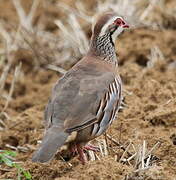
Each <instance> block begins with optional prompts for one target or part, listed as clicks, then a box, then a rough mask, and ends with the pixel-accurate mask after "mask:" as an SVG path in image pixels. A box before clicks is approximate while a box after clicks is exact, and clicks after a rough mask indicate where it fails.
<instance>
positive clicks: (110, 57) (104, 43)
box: [91, 33, 117, 65]
mask: <svg viewBox="0 0 176 180" xmlns="http://www.w3.org/2000/svg"><path fill="white" fill-rule="evenodd" d="M91 49H92V50H93V51H94V52H95V54H96V55H97V56H100V57H101V59H103V60H105V61H108V62H109V63H112V64H115V65H117V58H116V53H115V47H114V43H113V41H112V38H111V34H110V33H106V34H105V35H103V36H97V37H96V38H94V39H93V40H92V42H91Z"/></svg>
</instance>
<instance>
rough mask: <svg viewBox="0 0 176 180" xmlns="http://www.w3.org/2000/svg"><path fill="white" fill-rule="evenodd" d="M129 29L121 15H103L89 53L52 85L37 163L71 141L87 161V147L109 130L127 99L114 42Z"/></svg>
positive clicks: (47, 158) (72, 145)
mask: <svg viewBox="0 0 176 180" xmlns="http://www.w3.org/2000/svg"><path fill="white" fill-rule="evenodd" d="M128 27H129V26H128V25H127V23H126V22H125V21H124V20H123V18H121V17H119V16H117V14H116V13H106V14H104V15H102V16H100V17H99V18H98V20H97V22H96V24H95V25H94V27H93V32H92V37H91V43H90V48H89V51H88V53H87V54H86V55H85V56H84V57H83V58H82V59H81V60H80V61H79V62H78V63H77V64H76V65H75V66H73V67H72V68H71V69H70V70H69V71H68V72H67V73H66V74H65V75H64V76H63V77H62V78H61V79H60V80H59V81H58V82H57V83H56V85H55V86H54V88H53V91H52V95H51V98H50V100H49V102H48V105H47V107H46V110H45V126H46V131H45V134H44V138H43V140H42V144H41V146H40V148H39V150H38V151H37V152H35V154H34V155H33V158H32V160H33V161H34V162H41V163H43V162H47V161H49V160H50V159H52V158H53V156H54V155H55V153H56V152H57V150H58V149H59V148H60V147H61V146H63V145H68V147H69V149H70V150H71V151H76V152H77V153H78V154H79V159H80V160H81V161H82V163H83V164H84V163H85V161H86V156H85V154H84V147H85V149H94V147H93V146H88V145H87V146H86V144H87V143H88V142H89V141H90V140H92V139H94V138H96V137H98V136H100V135H101V134H103V133H104V132H105V131H106V130H107V128H108V127H109V125H110V124H111V123H112V121H113V120H114V119H115V115H116V113H117V112H118V110H119V107H120V104H121V101H122V83H121V79H120V76H119V75H118V71H117V58H116V53H115V47H114V43H115V39H116V37H117V36H118V35H119V34H120V33H121V32H122V31H123V29H124V28H128Z"/></svg>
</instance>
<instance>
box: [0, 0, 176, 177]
mask: <svg viewBox="0 0 176 180" xmlns="http://www.w3.org/2000/svg"><path fill="white" fill-rule="evenodd" d="M4 2H5V4H4V6H5V7H6V8H4V7H3V8H1V13H0V18H3V20H5V21H6V20H7V21H10V22H12V21H13V20H14V21H16V22H17V18H16V14H15V10H14V9H13V6H12V5H11V4H10V3H9V1H7V0H5V1H4ZM171 2H172V3H173V2H174V0H173V1H171ZM69 3H72V1H69ZM86 3H88V2H87V1H86ZM2 4H3V3H2V2H1V3H0V7H2ZM89 6H90V5H89ZM7 7H9V8H10V9H9V12H8V10H7ZM26 7H27V6H26ZM3 9H4V11H3ZM53 9H54V7H53ZM2 12H6V13H5V14H3V13H2ZM51 12H52V8H50V9H49V10H48V17H49V18H48V19H46V21H47V22H46V29H47V27H48V29H50V26H52V25H51V20H53V19H52V17H53V18H54V16H55V15H52V13H51ZM54 13H56V10H53V14H54ZM57 15H58V16H59V13H58V14H57ZM5 18H6V19H5ZM48 22H49V23H48ZM175 34H176V30H175V29H174V28H168V29H167V30H162V31H160V30H150V29H145V28H141V29H136V30H130V31H128V32H125V33H124V34H123V35H122V36H121V37H120V38H119V40H118V42H117V44H116V45H117V53H118V55H119V64H120V66H119V69H120V73H121V77H122V79H123V83H124V89H125V90H126V91H128V92H129V94H125V93H124V96H125V103H126V104H127V107H125V108H124V109H123V111H122V112H120V113H119V118H118V120H116V121H115V122H113V124H112V126H111V128H110V129H109V130H108V134H110V135H111V136H113V137H114V139H116V140H117V141H119V140H120V141H121V143H122V144H123V145H124V146H126V145H127V144H128V143H129V142H130V141H131V142H133V144H134V145H135V146H136V147H137V146H138V145H139V144H141V143H142V142H143V140H146V142H147V144H148V147H149V149H150V148H151V147H152V146H153V145H154V144H155V143H156V142H158V141H160V142H161V146H160V147H159V148H157V149H156V150H155V152H154V155H155V156H156V157H157V158H158V159H159V160H157V162H156V163H155V167H153V168H151V169H149V170H147V171H145V172H139V173H133V170H134V169H133V167H132V165H128V164H123V163H120V162H118V161H115V160H114V152H112V150H110V153H109V155H108V156H106V157H101V155H100V154H99V156H100V157H101V160H96V161H89V162H88V163H87V164H86V165H84V166H83V165H81V163H80V162H79V161H78V159H77V157H74V158H73V159H71V160H70V161H69V162H70V163H71V164H72V167H70V166H69V165H68V163H66V162H63V161H61V160H60V159H59V158H58V157H56V158H55V159H54V160H52V161H51V162H50V163H48V164H37V163H32V162H31V156H32V153H33V152H34V150H35V149H36V148H37V147H38V145H37V141H38V140H40V139H41V138H42V133H43V130H44V127H43V125H42V119H43V111H44V107H45V105H46V103H47V100H48V97H49V95H50V92H51V89H52V86H53V85H54V83H55V82H56V80H57V79H58V78H59V77H60V76H58V74H57V73H55V72H52V71H47V70H44V69H40V70H38V72H31V71H30V72H29V71H25V70H24V71H25V72H26V73H25V76H24V77H23V78H21V79H20V80H19V81H18V82H17V83H16V86H15V91H14V94H13V100H12V101H11V102H10V105H9V107H8V109H7V111H6V112H7V113H8V114H9V116H10V119H9V120H6V121H5V124H6V126H7V129H6V130H4V131H0V149H8V148H7V147H6V145H7V144H9V145H12V146H15V147H17V146H23V147H28V149H29V150H28V151H27V152H20V151H19V153H18V156H17V160H18V161H21V162H22V166H23V167H24V168H25V169H27V170H29V171H30V173H31V175H32V177H33V179H35V180H37V179H41V180H50V179H57V180H59V179H61V180H62V179H63V180H64V179H70V180H71V179H72V180H73V179H75V180H76V179H91V180H96V179H97V180H98V179H123V178H125V176H126V175H128V179H131V180H134V179H147V180H149V179H150V180H156V179H157V180H174V178H176V68H174V65H173V62H174V61H175V59H176V43H175V42H176V36H175ZM155 46H158V47H159V49H160V50H161V51H162V53H163V55H164V59H163V60H162V59H159V60H158V61H157V62H156V63H155V64H154V66H153V67H152V68H147V67H146V66H147V63H148V62H149V57H148V55H149V54H150V49H151V48H152V47H155ZM22 54H23V53H22ZM18 56H19V59H20V53H19V54H18ZM22 56H23V55H22ZM24 57H25V56H24ZM26 58H27V57H26ZM26 66H27V65H26ZM30 66H32V64H30ZM29 69H31V67H29ZM11 79H12V77H11V76H9V77H8V80H7V82H6V85H5V88H6V90H8V89H9V87H10V82H11ZM4 103H5V102H4V101H1V102H0V109H2V108H3V105H4ZM2 119H3V118H2ZM119 136H121V138H120V139H119ZM100 139H103V137H100ZM108 142H109V146H110V147H112V146H114V144H113V143H112V142H110V141H108ZM115 148H116V149H115V150H116V153H117V159H119V158H120V157H121V156H122V153H123V151H122V150H119V148H118V147H115ZM4 178H13V179H16V170H15V169H13V168H12V169H11V171H10V172H6V171H3V170H1V169H0V179H4Z"/></svg>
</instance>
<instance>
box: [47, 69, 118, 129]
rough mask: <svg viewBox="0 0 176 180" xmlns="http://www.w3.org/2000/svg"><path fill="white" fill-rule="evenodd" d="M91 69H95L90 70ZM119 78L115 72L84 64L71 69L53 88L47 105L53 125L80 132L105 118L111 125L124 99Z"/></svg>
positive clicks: (48, 114) (48, 121)
mask: <svg viewBox="0 0 176 180" xmlns="http://www.w3.org/2000/svg"><path fill="white" fill-rule="evenodd" d="M90 68H91V69H90ZM120 97H121V83H120V81H119V77H118V76H115V75H114V73H112V72H108V71H107V72H104V71H97V69H96V67H93V66H92V67H90V66H89V67H83V68H79V70H78V71H70V72H68V73H67V74H66V75H65V76H64V77H63V78H62V79H61V80H60V81H59V82H58V83H56V86H55V88H54V89H53V93H52V97H51V99H50V101H49V104H48V106H47V108H46V113H45V115H46V116H45V117H46V122H47V124H50V125H49V126H52V125H54V126H62V127H63V128H64V129H65V131H66V132H72V131H75V130H76V131H77V130H81V129H84V128H86V127H87V126H90V125H91V124H94V123H96V122H98V121H102V120H103V121H102V122H101V123H100V126H102V127H103V126H105V125H107V123H109V122H107V121H109V120H110V118H109V117H113V116H115V111H116V108H117V105H118V103H120V101H121V99H120Z"/></svg>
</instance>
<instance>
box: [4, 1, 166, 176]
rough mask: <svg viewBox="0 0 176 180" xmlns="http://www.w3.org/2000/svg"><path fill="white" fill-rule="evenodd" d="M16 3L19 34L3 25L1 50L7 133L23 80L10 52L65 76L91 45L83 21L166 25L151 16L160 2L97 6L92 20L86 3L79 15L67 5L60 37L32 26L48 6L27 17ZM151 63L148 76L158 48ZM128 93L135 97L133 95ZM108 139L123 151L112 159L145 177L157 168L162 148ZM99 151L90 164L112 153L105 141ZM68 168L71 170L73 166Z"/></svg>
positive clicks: (60, 6)
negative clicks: (121, 19)
mask: <svg viewBox="0 0 176 180" xmlns="http://www.w3.org/2000/svg"><path fill="white" fill-rule="evenodd" d="M12 2H13V4H14V7H15V9H16V12H17V15H18V17H19V25H18V27H17V28H16V29H15V28H13V29H12V30H11V31H10V32H9V31H7V29H6V25H5V23H4V22H1V21H0V35H1V36H2V37H3V39H4V48H2V49H0V72H1V75H0V99H3V100H4V99H5V103H4V106H3V108H2V109H1V110H0V111H1V112H0V130H3V129H5V128H6V123H5V120H6V119H10V115H9V114H7V113H6V110H7V108H8V105H9V103H10V101H11V99H12V98H13V92H14V87H15V85H16V82H17V81H18V79H19V78H20V73H21V71H23V69H22V68H21V67H22V64H21V63H18V64H17V65H15V67H13V68H12V64H13V60H14V59H12V56H11V53H12V52H14V51H16V52H17V51H18V50H19V49H23V48H24V49H28V50H29V51H32V53H33V61H34V64H35V65H34V70H36V69H39V68H46V69H50V70H53V71H57V72H59V73H61V74H64V73H65V72H66V70H65V69H64V68H65V66H66V65H65V64H67V63H69V64H74V63H75V62H76V61H77V59H80V58H81V57H82V56H83V55H84V54H85V53H86V52H87V50H88V46H89V40H88V37H87V34H86V31H85V29H84V27H83V26H82V23H81V22H82V21H80V19H81V20H84V21H85V24H87V25H89V26H90V24H91V23H92V22H93V20H94V15H95V14H99V13H102V12H105V11H108V10H113V11H117V12H118V13H119V14H120V15H122V16H125V17H126V19H127V21H129V23H130V24H133V26H132V27H133V28H138V27H139V26H140V27H141V26H147V27H150V28H155V29H156V28H164V27H162V24H158V23H156V22H152V20H151V18H150V14H151V13H153V11H154V10H155V8H156V1H145V0H144V1H141V0H135V1H131V0H118V1H114V0H105V1H104V2H102V1H98V3H97V7H96V9H94V10H93V13H92V14H94V15H90V14H89V13H88V12H86V8H85V7H84V3H83V2H82V1H78V2H77V3H76V4H75V5H76V9H75V8H73V7H70V6H68V5H67V4H64V3H58V4H57V8H58V11H60V10H64V11H65V14H68V15H67V18H66V20H65V21H63V20H61V19H55V21H54V23H55V24H56V25H57V26H58V32H59V35H58V34H53V33H51V32H49V31H47V30H44V29H42V27H41V26H40V25H39V24H40V21H39V22H38V24H35V25H34V23H33V21H34V17H35V13H36V11H37V8H38V6H39V4H41V3H45V1H43V2H42V1H40V0H34V1H33V4H32V6H31V8H30V10H29V13H28V14H26V12H25V10H24V8H23V7H22V5H21V2H20V0H13V1H12ZM157 6H160V8H162V6H163V2H162V1H159V2H157ZM148 58H149V59H150V61H149V62H148V63H147V68H146V69H145V71H147V70H148V69H150V68H153V67H154V65H155V63H156V62H157V61H159V60H160V61H163V60H164V55H163V53H162V51H161V50H160V49H159V47H157V46H155V47H153V48H151V52H150V54H149V55H148ZM69 66H70V65H69ZM9 74H13V79H12V80H11V87H10V90H9V91H8V92H7V91H6V90H5V83H6V81H7V78H8V76H9ZM125 92H126V93H127V94H130V95H132V93H131V92H127V91H125ZM1 117H3V118H1ZM4 119H5V120H4ZM107 139H108V140H109V141H110V142H111V143H112V144H114V145H116V146H118V148H119V149H122V150H123V151H124V152H123V154H122V156H121V157H120V159H118V158H117V156H114V159H115V161H119V162H121V163H127V164H128V165H129V166H132V167H133V170H134V172H139V171H144V170H147V169H149V168H152V167H153V158H152V157H153V152H154V150H157V148H158V146H159V144H160V143H159V142H158V143H156V144H155V145H154V146H153V147H152V148H151V149H150V150H148V148H147V142H146V141H145V140H144V141H143V143H142V144H139V145H136V144H135V142H130V143H129V144H128V146H124V145H123V144H121V143H119V142H118V141H117V140H116V139H114V138H112V137H111V136H109V135H107ZM98 145H99V148H100V154H101V157H100V156H99V155H98V154H96V153H93V152H92V151H89V157H90V160H91V161H94V160H96V159H98V160H101V159H102V158H104V157H105V156H108V155H109V154H110V153H111V148H110V147H109V145H108V144H107V140H105V139H103V140H101V141H99V142H98ZM135 146H136V147H135ZM11 148H12V147H11ZM15 150H16V149H15ZM68 165H69V166H72V165H71V164H68ZM127 178H128V177H126V179H127Z"/></svg>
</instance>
